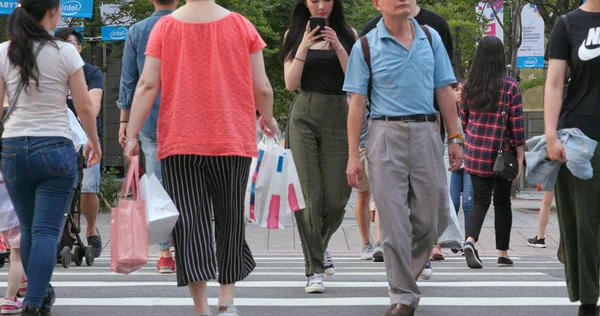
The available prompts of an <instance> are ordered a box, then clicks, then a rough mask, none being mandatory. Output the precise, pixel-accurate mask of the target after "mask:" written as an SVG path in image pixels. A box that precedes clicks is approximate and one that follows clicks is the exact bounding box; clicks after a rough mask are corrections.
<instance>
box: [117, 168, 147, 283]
mask: <svg viewBox="0 0 600 316" xmlns="http://www.w3.org/2000/svg"><path fill="white" fill-rule="evenodd" d="M138 167H139V157H138V156H135V157H133V158H132V159H131V164H130V166H129V169H128V171H127V178H125V183H124V184H123V188H122V189H121V195H120V196H119V204H118V206H117V207H115V208H113V209H112V217H111V223H110V238H111V249H110V268H111V269H112V270H113V271H115V272H116V273H122V274H129V273H131V272H134V271H136V270H138V269H140V268H141V267H143V266H144V265H145V264H146V263H148V228H147V226H146V208H145V202H144V200H142V199H141V198H140V185H139V181H140V174H139V168H138ZM130 189H131V190H132V194H133V199H132V200H128V199H127V193H128V192H129V190H130Z"/></svg>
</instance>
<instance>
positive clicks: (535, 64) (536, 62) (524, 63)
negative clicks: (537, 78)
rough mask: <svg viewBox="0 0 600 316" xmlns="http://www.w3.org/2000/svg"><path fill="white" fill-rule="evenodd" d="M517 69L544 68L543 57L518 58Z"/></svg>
mask: <svg viewBox="0 0 600 316" xmlns="http://www.w3.org/2000/svg"><path fill="white" fill-rule="evenodd" d="M517 68H521V69H523V68H544V57H543V56H522V57H521V56H518V57H517Z"/></svg>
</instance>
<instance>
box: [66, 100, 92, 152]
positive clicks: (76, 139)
mask: <svg viewBox="0 0 600 316" xmlns="http://www.w3.org/2000/svg"><path fill="white" fill-rule="evenodd" d="M67 113H68V115H69V126H71V137H73V145H75V151H77V152H78V151H79V149H81V146H85V144H86V143H87V141H88V138H87V135H86V134H85V132H84V131H83V128H82V127H81V124H80V123H79V120H78V119H77V117H75V114H74V113H73V111H71V110H70V109H67Z"/></svg>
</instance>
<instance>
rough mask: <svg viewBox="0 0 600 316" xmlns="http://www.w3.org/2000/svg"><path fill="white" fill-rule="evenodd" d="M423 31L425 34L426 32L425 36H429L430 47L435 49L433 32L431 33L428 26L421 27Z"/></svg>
mask: <svg viewBox="0 0 600 316" xmlns="http://www.w3.org/2000/svg"><path fill="white" fill-rule="evenodd" d="M421 29H423V32H425V35H427V40H428V41H429V46H431V48H432V49H433V39H432V38H431V31H429V27H428V26H426V25H421Z"/></svg>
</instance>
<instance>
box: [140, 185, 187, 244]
mask: <svg viewBox="0 0 600 316" xmlns="http://www.w3.org/2000/svg"><path fill="white" fill-rule="evenodd" d="M140 195H141V196H142V200H144V201H146V220H147V222H148V245H154V244H157V243H159V242H164V241H168V240H171V232H172V231H173V227H175V223H176V222H177V219H178V218H179V211H177V208H176V207H175V204H174V203H173V201H172V200H171V198H170V197H169V195H168V194H167V191H165V189H164V188H163V186H162V184H161V183H160V181H158V178H157V177H156V176H155V175H154V174H152V175H150V176H148V175H144V176H143V177H142V178H141V179H140Z"/></svg>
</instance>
